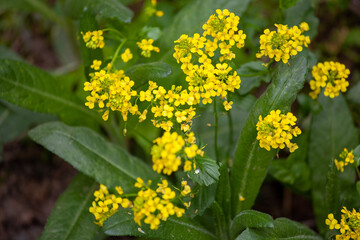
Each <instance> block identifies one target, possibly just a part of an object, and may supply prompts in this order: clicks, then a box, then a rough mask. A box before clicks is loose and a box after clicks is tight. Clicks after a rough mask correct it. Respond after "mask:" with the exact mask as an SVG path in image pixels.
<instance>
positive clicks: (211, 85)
mask: <svg viewBox="0 0 360 240" xmlns="http://www.w3.org/2000/svg"><path fill="white" fill-rule="evenodd" d="M216 13H217V16H216V15H211V16H210V18H209V19H208V21H207V22H206V23H205V24H204V25H203V29H204V33H203V36H200V34H198V33H196V34H194V35H193V36H192V37H189V36H188V35H185V34H184V35H181V36H180V38H179V39H178V40H176V41H175V43H176V45H175V47H174V49H175V53H174V54H173V56H174V58H175V59H176V60H177V62H181V64H182V65H181V69H182V71H183V72H184V73H185V74H186V75H187V76H186V81H187V82H188V84H189V88H188V90H189V94H191V95H193V96H195V97H196V99H195V100H196V103H197V102H199V101H200V98H201V99H202V103H203V104H208V103H212V101H213V100H212V98H214V97H221V98H222V99H226V97H227V93H228V91H229V92H234V91H235V89H239V88H240V83H241V80H240V76H238V75H237V72H236V71H234V70H233V69H232V68H231V67H230V66H229V65H228V64H227V63H218V64H216V65H215V64H214V63H213V62H215V61H220V62H224V61H229V60H232V59H233V58H235V54H234V53H233V51H232V48H233V47H234V46H236V47H237V48H241V47H243V46H244V40H245V38H246V35H245V34H243V31H242V30H239V29H238V24H239V17H238V16H235V14H234V13H230V12H229V11H228V10H227V9H225V10H223V11H221V10H220V9H218V10H216ZM207 36H208V37H207ZM218 49H219V53H220V57H219V59H218V60H216V59H212V58H213V57H214V56H215V51H217V50H218ZM224 106H225V109H226V110H229V109H230V108H231V102H228V101H225V102H224Z"/></svg>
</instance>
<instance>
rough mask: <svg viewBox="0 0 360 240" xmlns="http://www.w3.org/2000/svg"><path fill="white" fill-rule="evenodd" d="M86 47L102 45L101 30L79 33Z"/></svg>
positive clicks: (94, 47)
mask: <svg viewBox="0 0 360 240" xmlns="http://www.w3.org/2000/svg"><path fill="white" fill-rule="evenodd" d="M81 34H82V36H83V40H84V42H85V44H86V47H88V48H92V49H96V48H103V47H104V45H105V44H104V37H103V31H101V30H98V31H92V32H91V31H88V32H86V33H85V34H83V33H81Z"/></svg>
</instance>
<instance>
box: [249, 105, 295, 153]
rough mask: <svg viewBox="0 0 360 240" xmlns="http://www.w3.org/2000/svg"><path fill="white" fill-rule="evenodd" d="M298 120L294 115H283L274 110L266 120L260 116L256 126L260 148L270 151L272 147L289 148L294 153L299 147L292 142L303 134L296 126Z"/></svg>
mask: <svg viewBox="0 0 360 240" xmlns="http://www.w3.org/2000/svg"><path fill="white" fill-rule="evenodd" d="M296 120H297V119H296V117H295V116H294V115H293V114H292V113H290V112H289V113H287V114H281V111H280V110H276V111H275V110H272V111H271V112H270V114H269V115H267V116H266V117H265V118H264V119H263V118H262V116H261V115H260V116H259V122H258V123H257V124H256V130H257V131H258V133H257V136H256V139H257V140H259V141H260V147H261V148H265V149H266V150H268V151H270V147H271V148H274V149H277V148H280V149H283V148H285V146H287V147H288V148H289V150H290V152H294V151H295V150H296V149H297V148H298V145H297V144H296V143H291V142H290V140H291V139H292V138H293V137H296V136H298V135H299V134H301V130H300V128H298V127H297V126H295V124H296V123H295V122H296Z"/></svg>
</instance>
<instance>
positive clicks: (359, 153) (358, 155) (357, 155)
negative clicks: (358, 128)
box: [353, 145, 360, 167]
mask: <svg viewBox="0 0 360 240" xmlns="http://www.w3.org/2000/svg"><path fill="white" fill-rule="evenodd" d="M353 154H354V163H355V166H356V167H359V166H360V145H359V146H357V147H356V148H355V149H354V150H353Z"/></svg>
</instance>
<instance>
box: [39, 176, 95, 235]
mask: <svg viewBox="0 0 360 240" xmlns="http://www.w3.org/2000/svg"><path fill="white" fill-rule="evenodd" d="M97 187H98V184H97V183H96V182H95V181H94V180H92V179H90V178H89V177H87V176H85V175H82V174H79V175H77V176H76V177H75V178H74V180H73V181H72V183H71V184H70V186H69V187H68V188H67V189H66V191H65V192H64V193H63V194H62V195H61V196H60V197H59V199H58V200H57V202H56V204H55V207H54V209H53V211H52V213H51V215H50V217H49V219H48V221H47V223H46V226H45V229H44V232H43V233H42V235H41V238H40V239H41V240H46V239H57V240H66V239H89V240H90V239H93V238H94V237H95V236H96V234H97V233H98V231H99V230H100V227H98V226H97V225H96V224H94V220H95V218H94V216H93V215H92V214H91V213H90V212H89V207H90V206H91V202H92V201H93V198H94V196H93V193H94V191H95V189H96V188H97Z"/></svg>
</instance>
